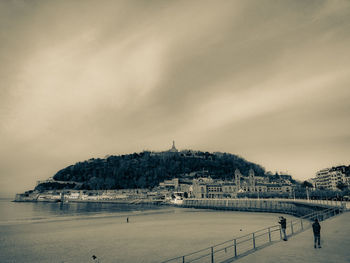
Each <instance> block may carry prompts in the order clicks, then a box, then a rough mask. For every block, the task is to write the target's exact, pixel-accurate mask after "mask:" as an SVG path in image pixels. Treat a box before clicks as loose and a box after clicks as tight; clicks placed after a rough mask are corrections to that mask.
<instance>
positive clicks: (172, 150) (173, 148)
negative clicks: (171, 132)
mask: <svg viewBox="0 0 350 263" xmlns="http://www.w3.org/2000/svg"><path fill="white" fill-rule="evenodd" d="M169 152H172V153H177V152H178V150H177V149H176V147H175V141H173V146H172V147H171V149H170V150H169Z"/></svg>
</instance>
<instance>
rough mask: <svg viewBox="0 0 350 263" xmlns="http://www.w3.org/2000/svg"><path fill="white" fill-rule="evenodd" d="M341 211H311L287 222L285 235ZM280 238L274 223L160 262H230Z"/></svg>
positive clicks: (280, 232) (303, 228)
mask: <svg viewBox="0 0 350 263" xmlns="http://www.w3.org/2000/svg"><path fill="white" fill-rule="evenodd" d="M342 212H343V209H342V208H338V207H337V208H328V209H325V210H323V211H317V212H313V213H311V214H308V215H305V216H302V217H300V218H298V219H295V220H291V221H290V222H289V223H288V224H287V228H286V234H287V236H293V235H295V234H298V233H300V232H302V231H304V230H306V229H308V228H310V227H311V223H312V221H313V220H314V219H315V218H317V219H318V220H319V221H323V220H326V219H327V218H330V217H332V216H335V215H337V214H340V213H342ZM281 239H282V229H281V227H280V225H274V226H270V227H268V228H264V229H261V230H258V231H255V232H253V233H250V234H247V235H244V236H241V237H237V238H234V239H231V240H228V241H226V242H223V243H220V244H217V245H215V246H212V247H208V248H204V249H201V250H198V251H195V252H192V253H189V254H186V255H183V256H179V257H175V258H172V259H169V260H166V261H163V262H162V263H166V262H169V263H190V262H201V263H215V262H221V263H222V262H231V261H233V260H235V259H237V258H238V257H243V256H245V255H247V254H249V253H251V252H253V251H254V250H256V249H258V248H262V247H264V246H267V245H269V244H271V243H272V242H276V241H280V240H281Z"/></svg>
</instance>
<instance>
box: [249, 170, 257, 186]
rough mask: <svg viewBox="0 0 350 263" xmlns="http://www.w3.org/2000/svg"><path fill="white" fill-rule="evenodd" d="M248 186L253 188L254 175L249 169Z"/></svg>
mask: <svg viewBox="0 0 350 263" xmlns="http://www.w3.org/2000/svg"><path fill="white" fill-rule="evenodd" d="M248 178H249V186H255V173H254V170H253V169H249V177H248Z"/></svg>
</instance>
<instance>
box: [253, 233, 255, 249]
mask: <svg viewBox="0 0 350 263" xmlns="http://www.w3.org/2000/svg"><path fill="white" fill-rule="evenodd" d="M253 248H254V249H255V233H253Z"/></svg>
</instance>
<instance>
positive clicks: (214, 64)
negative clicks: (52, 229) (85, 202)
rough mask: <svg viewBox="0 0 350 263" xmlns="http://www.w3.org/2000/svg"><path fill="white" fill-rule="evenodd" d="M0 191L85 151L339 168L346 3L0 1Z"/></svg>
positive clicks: (346, 154) (346, 81)
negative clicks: (224, 156)
mask: <svg viewBox="0 0 350 263" xmlns="http://www.w3.org/2000/svg"><path fill="white" fill-rule="evenodd" d="M0 61H1V66H0V78H1V81H0V194H14V193H16V192H23V191H25V190H29V189H32V188H33V187H34V186H35V184H36V181H37V180H42V179H46V178H48V177H50V176H53V175H54V174H55V173H56V172H57V171H58V170H60V169H62V168H64V167H66V166H68V165H71V164H74V163H76V162H78V161H84V160H87V159H90V158H103V157H104V156H106V155H119V154H126V153H133V152H140V151H143V150H154V151H159V150H167V149H170V147H171V145H172V141H173V140H175V142H176V147H177V148H178V149H180V150H181V149H193V150H202V151H210V152H216V151H219V152H229V153H232V154H237V155H240V156H242V157H244V158H245V159H247V160H248V161H252V162H255V163H258V164H260V165H262V166H263V167H265V168H266V170H269V171H273V172H275V171H283V172H288V173H289V174H291V175H292V176H293V177H294V178H295V179H298V180H305V179H308V178H311V177H314V176H315V173H316V171H318V170H320V169H323V168H326V167H330V166H334V165H340V164H346V165H349V164H350V103H349V100H350V1H337V0H335V1H321V0H316V1H312V0H309V1H302V0H300V1H299V0H293V1H288V0H285V1H277V0H275V1H274V0H256V1H254V0H248V1H246V0H237V1H224V0H221V1H204V0H201V1H191V0H190V1H188V0H186V1H170V0H166V1H164V0H159V1H153V0H147V1H146V0H139V1H133V0H128V1H107V0H101V1H94V0H91V1H90V0H86V1H79V0H73V1H71V0H70V1H65V0H62V1H58V0H57V1H44V0H41V1H35V0H33V1H21V0H13V1H11V0H7V1H0Z"/></svg>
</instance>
